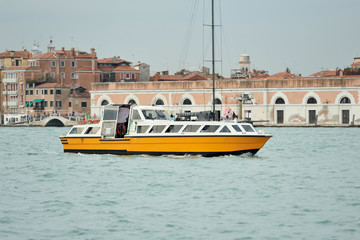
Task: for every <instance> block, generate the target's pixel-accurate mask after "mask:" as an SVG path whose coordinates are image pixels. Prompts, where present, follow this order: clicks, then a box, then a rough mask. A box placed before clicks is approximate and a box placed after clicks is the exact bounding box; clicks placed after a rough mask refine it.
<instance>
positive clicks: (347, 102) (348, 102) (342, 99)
mask: <svg viewBox="0 0 360 240" xmlns="http://www.w3.org/2000/svg"><path fill="white" fill-rule="evenodd" d="M350 103H351V100H350V98H348V97H343V98H341V100H340V104H350Z"/></svg>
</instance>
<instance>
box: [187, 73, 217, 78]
mask: <svg viewBox="0 0 360 240" xmlns="http://www.w3.org/2000/svg"><path fill="white" fill-rule="evenodd" d="M215 77H216V76H215ZM183 80H206V78H205V77H204V76H200V75H199V74H196V73H194V74H190V75H187V76H185V77H183Z"/></svg>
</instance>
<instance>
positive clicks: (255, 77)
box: [251, 73, 270, 79]
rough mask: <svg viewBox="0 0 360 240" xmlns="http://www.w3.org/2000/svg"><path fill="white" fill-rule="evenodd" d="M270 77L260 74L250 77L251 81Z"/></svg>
mask: <svg viewBox="0 0 360 240" xmlns="http://www.w3.org/2000/svg"><path fill="white" fill-rule="evenodd" d="M269 76H270V75H269V74H267V73H261V74H257V75H256V76H253V77H251V79H264V78H268V77H269Z"/></svg>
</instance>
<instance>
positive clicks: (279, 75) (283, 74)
mask: <svg viewBox="0 0 360 240" xmlns="http://www.w3.org/2000/svg"><path fill="white" fill-rule="evenodd" d="M268 78H270V79H293V78H301V77H299V76H296V75H294V74H292V73H288V72H279V73H276V74H274V75H271V76H269V77H268Z"/></svg>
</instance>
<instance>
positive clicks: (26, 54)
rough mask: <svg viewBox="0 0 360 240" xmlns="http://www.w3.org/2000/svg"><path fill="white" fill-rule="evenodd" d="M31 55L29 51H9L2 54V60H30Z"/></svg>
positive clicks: (0, 56)
mask: <svg viewBox="0 0 360 240" xmlns="http://www.w3.org/2000/svg"><path fill="white" fill-rule="evenodd" d="M30 57H31V53H30V52H29V51H27V50H24V51H8V50H6V51H5V52H2V53H0V58H24V59H27V58H30Z"/></svg>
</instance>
